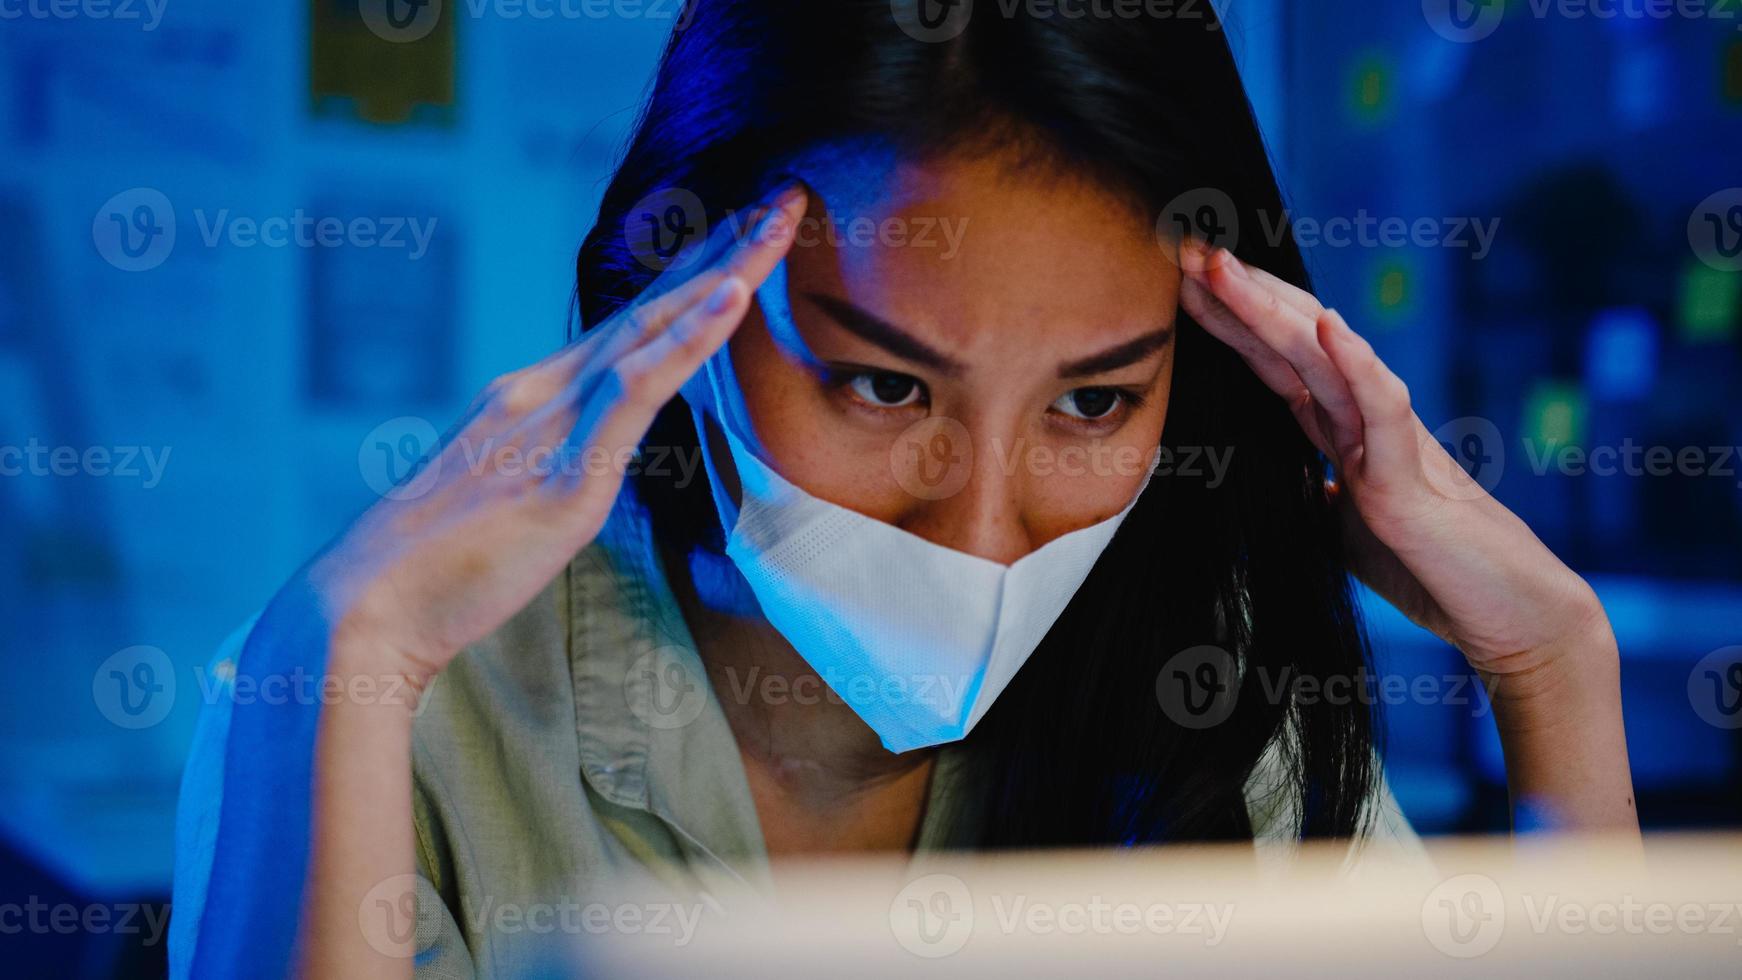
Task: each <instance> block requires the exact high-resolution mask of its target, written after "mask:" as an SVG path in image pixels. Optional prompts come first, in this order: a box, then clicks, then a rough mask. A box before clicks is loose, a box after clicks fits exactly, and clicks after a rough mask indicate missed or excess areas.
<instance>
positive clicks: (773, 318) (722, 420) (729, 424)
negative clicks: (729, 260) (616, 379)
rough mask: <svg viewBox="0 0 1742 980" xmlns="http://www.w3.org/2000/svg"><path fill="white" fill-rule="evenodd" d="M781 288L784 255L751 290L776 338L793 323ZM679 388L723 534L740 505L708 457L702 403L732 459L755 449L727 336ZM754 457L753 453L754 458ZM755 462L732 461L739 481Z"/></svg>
mask: <svg viewBox="0 0 1742 980" xmlns="http://www.w3.org/2000/svg"><path fill="white" fill-rule="evenodd" d="M786 290H787V279H786V260H785V259H781V260H780V261H779V262H777V263H775V265H774V268H773V270H771V271H770V272H769V274H768V278H767V279H765V280H764V281H763V283H762V285H761V286H760V287H758V288H757V290H756V299H757V301H758V302H759V303H760V304H761V305H762V315H763V318H764V319H765V320H766V321H767V322H768V325H769V330H770V331H771V332H773V333H775V334H776V337H777V339H778V338H779V336H781V335H782V334H784V333H786V332H789V331H793V330H795V329H796V328H795V326H794V324H793V322H792V308H791V307H790V306H789V305H788V303H787V298H786ZM683 394H684V400H685V401H688V402H689V404H690V417H691V418H692V419H693V420H694V422H695V427H696V435H697V437H698V440H699V441H700V443H701V447H702V462H703V464H704V465H706V466H707V468H708V472H709V475H710V477H711V478H710V479H709V480H708V488H709V490H710V491H711V492H712V494H713V498H714V509H715V510H716V511H717V512H718V513H719V515H720V527H721V529H722V530H723V531H724V532H725V535H726V537H727V538H728V539H729V538H730V537H731V536H732V531H733V530H734V529H735V528H737V526H738V517H739V513H740V509H739V507H738V505H737V504H736V503H734V502H733V501H732V497H731V494H730V493H728V492H727V491H726V487H725V481H724V480H722V479H721V478H720V472H721V470H720V466H719V462H720V461H719V460H717V459H715V458H714V449H713V447H712V446H711V445H710V442H711V440H709V439H708V429H707V415H708V412H707V411H706V410H705V406H711V408H712V409H713V415H714V417H715V418H716V419H717V420H718V422H719V426H720V430H721V432H722V433H723V434H724V435H725V437H726V443H727V447H728V450H729V452H730V453H731V455H732V456H733V458H734V460H735V461H738V460H742V459H743V457H745V456H748V455H750V454H753V453H756V448H755V447H754V446H753V445H747V443H754V442H756V441H757V440H756V430H755V428H754V427H752V426H751V424H750V411H749V408H748V407H747V406H746V405H745V404H744V395H743V388H742V387H741V386H740V385H739V383H738V371H737V369H736V368H735V367H733V365H732V347H731V343H730V342H727V343H726V344H723V345H721V347H720V349H719V350H717V351H715V352H714V354H713V356H712V357H709V358H708V359H707V360H706V361H704V362H703V363H702V368H701V370H700V371H697V372H696V375H695V377H693V378H691V379H690V380H689V381H687V382H685V384H684V388H683ZM760 458H761V457H760V456H758V457H757V461H759V460H760ZM755 462H756V461H750V462H749V463H748V464H747V463H745V462H738V464H737V465H736V466H735V467H734V468H735V470H736V471H737V473H738V481H739V485H740V486H742V485H743V483H744V481H745V480H747V479H752V478H754V477H755V474H753V473H747V472H745V470H746V468H747V465H750V466H753V465H754V464H755Z"/></svg>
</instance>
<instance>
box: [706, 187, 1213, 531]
mask: <svg viewBox="0 0 1742 980" xmlns="http://www.w3.org/2000/svg"><path fill="white" fill-rule="evenodd" d="M798 172H799V173H800V175H801V176H802V177H803V178H804V180H805V182H806V183H807V184H808V185H809V187H810V190H811V197H810V206H809V212H808V214H807V216H806V218H805V220H804V222H803V223H802V224H801V226H800V228H799V230H798V236H797V241H796V243H795V245H794V247H793V249H792V251H791V253H790V254H789V256H788V258H787V260H786V265H787V276H788V291H789V300H790V306H791V309H792V316H793V327H795V328H796V329H795V330H791V331H788V330H783V329H781V328H780V326H779V324H778V323H776V324H774V325H773V329H771V324H770V323H769V321H768V319H767V318H766V317H765V316H764V315H763V311H762V309H761V307H760V304H757V305H755V306H753V308H752V311H751V314H750V316H749V317H748V319H747V320H746V322H745V324H744V325H743V327H741V328H740V329H739V331H738V333H737V334H736V335H735V336H734V338H733V340H732V341H731V345H732V346H731V353H732V359H733V362H734V365H735V367H736V369H737V372H738V377H739V381H740V383H741V385H742V387H743V391H744V400H745V403H746V405H747V407H748V409H749V412H750V417H751V420H752V422H753V424H754V426H755V429H756V435H757V437H758V439H759V440H760V441H761V443H762V446H763V448H764V450H765V452H766V454H767V457H768V462H769V463H771V464H772V465H773V466H774V468H775V469H777V470H778V471H779V472H780V473H781V474H782V475H783V476H785V477H786V478H787V479H788V480H790V481H791V482H793V483H795V484H797V485H798V486H800V487H802V488H804V489H805V490H806V491H808V492H809V493H811V494H813V495H815V496H818V497H821V498H823V499H825V500H828V501H831V502H833V503H835V504H838V505H841V506H843V507H847V508H849V509H851V510H854V511H858V512H859V513H861V514H865V515H867V516H870V517H873V518H876V519H878V520H881V521H884V522H887V523H889V524H894V525H896V526H898V527H901V528H905V529H906V530H908V531H911V532H913V533H915V534H918V535H920V536H922V537H924V538H927V539H929V540H931V541H933V542H935V543H937V544H941V545H944V546H947V547H950V548H954V549H956V550H958V551H965V552H968V553H970V554H974V555H978V556H980V557H983V558H987V559H990V560H993V561H997V562H1001V563H1010V562H1014V561H1016V560H1017V559H1018V558H1021V557H1022V556H1023V555H1026V554H1028V553H1029V552H1030V551H1033V550H1034V549H1036V548H1038V547H1040V546H1041V545H1043V544H1045V543H1046V542H1048V541H1050V540H1052V539H1053V538H1056V537H1058V536H1060V535H1062V534H1065V533H1067V532H1070V531H1073V530H1076V529H1078V528H1082V527H1086V526H1088V525H1090V524H1094V523H1096V522H1098V521H1101V520H1103V519H1105V518H1108V517H1111V516H1112V515H1114V514H1116V513H1117V512H1118V511H1119V510H1121V509H1122V508H1123V507H1124V506H1125V505H1126V504H1127V503H1128V502H1129V501H1130V500H1131V497H1132V495H1133V494H1135V493H1136V491H1137V488H1138V487H1139V486H1140V485H1141V483H1142V480H1143V476H1144V473H1145V472H1146V470H1147V467H1148V466H1149V465H1150V463H1151V461H1152V457H1153V454H1154V451H1155V447H1156V446H1157V444H1158V442H1159V440H1160V437H1161V430H1162V422H1163V420H1164V419H1165V417H1166V413H1167V401H1168V392H1169V388H1170V386H1171V381H1172V369H1173V351H1174V344H1173V336H1172V328H1173V323H1174V316H1175V311H1176V309H1177V306H1178V295H1179V271H1178V268H1177V267H1176V266H1175V264H1174V263H1173V261H1172V260H1170V259H1169V258H1168V256H1167V255H1166V254H1165V253H1164V252H1163V251H1162V249H1161V247H1160V245H1159V244H1158V242H1157V239H1156V237H1155V235H1154V232H1153V226H1152V225H1150V224H1149V223H1148V222H1147V221H1146V220H1145V219H1144V218H1143V217H1142V215H1141V214H1139V213H1137V212H1136V211H1134V209H1132V208H1131V207H1130V206H1128V205H1126V204H1125V203H1124V202H1122V201H1121V200H1120V199H1119V198H1117V197H1115V196H1113V195H1111V194H1110V193H1108V192H1106V191H1104V190H1101V189H1099V188H1097V187H1094V186H1091V185H1090V184H1088V183H1087V182H1086V181H1072V180H1066V179H1063V178H1061V177H1059V176H1058V175H1057V174H1053V173H1047V172H1045V171H1044V170H1039V169H1037V170H1035V171H1032V172H1029V173H1017V172H1015V171H1014V170H1013V169H1011V168H1010V167H1009V166H1007V165H1006V161H1002V160H1000V159H999V158H997V157H983V158H978V159H969V158H959V159H946V160H939V161H935V162H930V163H925V164H917V163H913V162H910V161H899V160H893V159H887V158H885V159H878V158H876V157H873V156H868V155H865V154H856V155H853V156H852V157H851V159H850V160H849V159H848V158H847V157H845V156H840V157H837V158H835V159H834V160H833V161H829V160H822V161H820V162H815V163H813V164H811V165H807V166H803V167H801V168H799V171H798ZM789 334H796V335H789ZM723 455H724V454H719V455H716V459H718V458H721V456H723ZM732 482H734V483H735V482H736V481H735V479H733V480H732Z"/></svg>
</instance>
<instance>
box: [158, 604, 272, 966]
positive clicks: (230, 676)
mask: <svg viewBox="0 0 1742 980" xmlns="http://www.w3.org/2000/svg"><path fill="white" fill-rule="evenodd" d="M259 619H260V616H259V614H258V613H256V614H255V615H254V616H253V617H251V618H250V619H249V620H248V621H247V622H246V623H243V624H242V625H241V626H240V627H239V628H238V629H237V630H236V631H235V632H233V633H231V634H230V636H229V637H228V638H227V639H225V640H224V642H223V643H220V644H219V645H218V651H217V653H216V654H215V655H214V656H213V657H212V659H211V662H210V663H208V664H207V665H206V676H207V681H206V683H205V684H203V685H202V687H201V689H202V690H204V691H207V692H209V699H208V700H207V701H206V703H205V704H203V705H201V707H200V716H199V720H198V721H196V722H195V723H194V739H193V744H192V745H191V746H189V748H188V758H187V765H186V767H185V768H184V769H183V770H182V776H181V793H180V796H179V797H178V798H177V800H176V808H175V872H174V882H173V884H172V886H171V887H172V889H173V892H172V895H173V900H174V904H173V906H172V907H173V908H174V909H175V914H174V915H172V916H171V917H170V920H169V975H170V976H171V977H173V978H177V980H179V978H182V977H186V976H189V975H190V972H191V966H192V962H193V951H194V947H195V945H196V944H197V943H198V942H199V925H200V917H201V915H202V913H203V912H204V911H205V906H206V887H207V885H209V884H210V883H211V879H212V857H213V852H214V851H215V850H216V845H217V840H218V813H219V811H220V810H221V809H222V806H221V804H222V801H223V795H224V745H225V743H226V742H227V741H228V739H229V735H230V706H231V704H232V701H233V698H232V694H233V692H234V690H235V688H234V684H235V676H236V658H237V657H238V656H240V655H241V652H242V646H243V644H245V643H246V642H247V640H248V634H249V633H251V632H253V630H254V624H255V623H256V622H258V621H259Z"/></svg>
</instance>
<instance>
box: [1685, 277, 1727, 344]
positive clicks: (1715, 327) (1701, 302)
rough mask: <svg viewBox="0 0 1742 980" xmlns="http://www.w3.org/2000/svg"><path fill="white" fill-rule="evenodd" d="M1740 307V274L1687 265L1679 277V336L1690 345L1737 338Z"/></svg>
mask: <svg viewBox="0 0 1742 980" xmlns="http://www.w3.org/2000/svg"><path fill="white" fill-rule="evenodd" d="M1738 307H1742V274H1739V273H1735V272H1725V271H1723V270H1721V269H1714V268H1712V267H1711V266H1709V265H1706V264H1705V263H1704V262H1694V263H1692V264H1690V265H1689V266H1688V268H1687V271H1686V272H1685V273H1683V275H1682V295H1681V318H1680V319H1681V335H1682V339H1683V340H1685V341H1689V342H1692V343H1709V342H1714V341H1726V340H1729V339H1731V338H1732V337H1734V336H1735V335H1736V319H1737V316H1736V314H1737V309H1738Z"/></svg>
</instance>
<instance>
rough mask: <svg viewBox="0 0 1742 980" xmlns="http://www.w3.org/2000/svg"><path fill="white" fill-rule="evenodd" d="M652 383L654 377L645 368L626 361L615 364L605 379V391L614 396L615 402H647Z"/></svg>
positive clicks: (607, 372) (606, 373)
mask: <svg viewBox="0 0 1742 980" xmlns="http://www.w3.org/2000/svg"><path fill="white" fill-rule="evenodd" d="M652 382H653V376H652V374H651V373H650V372H649V371H648V370H647V369H646V368H645V367H642V366H640V365H637V364H633V363H630V362H626V361H618V362H617V363H616V364H613V365H612V366H611V368H610V370H608V371H606V372H605V377H604V385H605V389H606V391H608V392H610V393H611V394H612V395H613V396H614V397H613V400H616V401H623V402H628V403H639V402H642V401H644V400H646V399H647V397H648V396H649V394H650V392H651V389H652Z"/></svg>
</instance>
